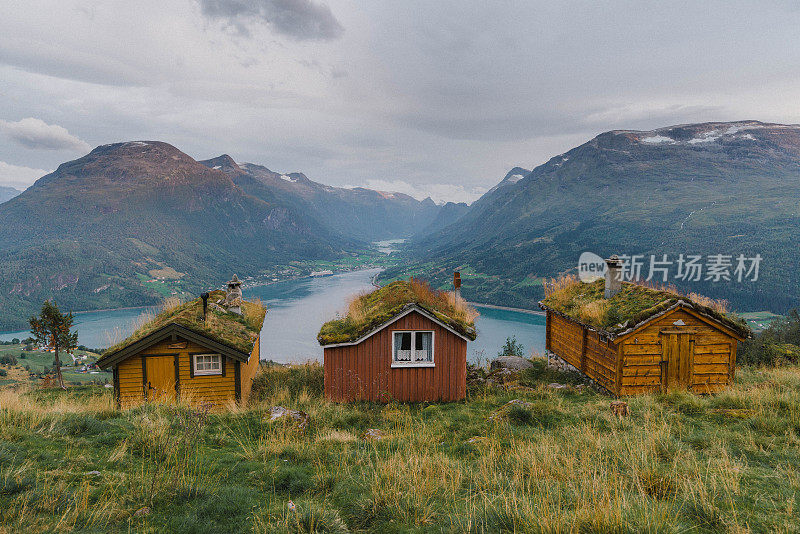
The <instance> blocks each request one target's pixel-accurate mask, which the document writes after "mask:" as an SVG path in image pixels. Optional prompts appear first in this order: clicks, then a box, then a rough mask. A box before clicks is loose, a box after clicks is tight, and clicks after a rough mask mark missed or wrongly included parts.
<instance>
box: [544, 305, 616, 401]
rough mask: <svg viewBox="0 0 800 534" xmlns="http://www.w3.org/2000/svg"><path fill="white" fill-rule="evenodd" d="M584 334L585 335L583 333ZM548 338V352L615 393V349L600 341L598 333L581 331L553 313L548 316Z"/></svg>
mask: <svg viewBox="0 0 800 534" xmlns="http://www.w3.org/2000/svg"><path fill="white" fill-rule="evenodd" d="M584 330H587V331H586V332H585V333H584ZM547 336H548V337H547V345H548V346H549V350H550V352H552V353H553V354H556V355H557V356H559V357H560V358H561V359H563V360H564V361H566V362H567V363H569V364H570V365H572V366H574V367H575V368H577V369H581V370H583V372H584V373H585V374H586V376H588V377H589V378H591V379H593V380H595V381H596V382H597V383H598V384H600V385H601V386H603V387H604V388H606V389H608V390H609V391H612V392H615V391H616V383H617V380H616V379H617V349H616V346H615V345H613V344H609V343H607V342H606V341H604V340H602V339H601V338H600V334H599V333H598V332H595V331H592V330H588V329H584V327H583V326H582V325H579V324H578V323H575V322H572V321H570V320H568V319H566V318H564V317H561V316H560V315H555V314H553V313H549V314H548V327H547ZM584 338H585V339H584ZM584 343H585V346H584Z"/></svg>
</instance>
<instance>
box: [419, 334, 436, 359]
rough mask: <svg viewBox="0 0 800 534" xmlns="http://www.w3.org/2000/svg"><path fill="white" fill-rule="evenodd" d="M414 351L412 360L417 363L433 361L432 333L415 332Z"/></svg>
mask: <svg viewBox="0 0 800 534" xmlns="http://www.w3.org/2000/svg"><path fill="white" fill-rule="evenodd" d="M414 345H415V349H416V350H415V351H414V359H415V360H416V361H418V362H432V361H433V333H432V332H417V333H416V340H415V342H414Z"/></svg>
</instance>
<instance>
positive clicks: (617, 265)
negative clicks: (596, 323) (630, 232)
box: [603, 254, 622, 299]
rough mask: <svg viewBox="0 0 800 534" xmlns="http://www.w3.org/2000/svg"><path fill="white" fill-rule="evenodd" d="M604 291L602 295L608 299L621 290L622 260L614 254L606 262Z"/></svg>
mask: <svg viewBox="0 0 800 534" xmlns="http://www.w3.org/2000/svg"><path fill="white" fill-rule="evenodd" d="M606 267H607V269H606V291H605V294H604V295H603V296H604V297H605V298H607V299H610V298H612V297H613V296H614V295H616V294H617V293H619V290H620V289H622V260H620V259H619V258H618V257H617V255H616V254H614V255H613V256H611V257H610V258H608V259H607V260H606Z"/></svg>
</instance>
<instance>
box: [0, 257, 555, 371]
mask: <svg viewBox="0 0 800 534" xmlns="http://www.w3.org/2000/svg"><path fill="white" fill-rule="evenodd" d="M378 272H380V269H369V270H364V271H353V272H349V273H342V274H336V275H333V276H326V277H321V278H301V279H298V280H288V281H284V282H276V283H273V284H269V285H265V286H258V287H253V288H249V289H245V291H244V296H245V298H260V299H261V301H262V302H263V303H264V304H266V305H267V317H266V319H265V320H264V328H263V330H262V331H261V358H262V359H265V360H273V361H276V362H281V363H287V362H304V361H307V360H322V348H321V347H320V346H319V344H318V343H317V333H318V332H319V328H320V326H321V325H322V323H324V322H325V321H327V320H329V319H332V318H334V317H335V316H336V313H337V312H341V311H342V310H344V309H345V308H346V306H347V300H348V298H350V297H351V296H353V295H355V294H357V293H359V292H363V291H369V290H371V289H372V288H373V287H372V283H371V280H372V277H373V276H374V275H375V274H377V273H378ZM145 310H146V308H130V309H119V310H106V311H92V312H81V313H76V314H75V326H76V330H77V331H78V342H79V343H80V344H82V345H86V346H87V347H90V348H104V347H107V346H109V345H110V344H111V342H112V341H113V340H115V339H121V338H122V337H124V336H127V335H128V334H130V332H131V330H132V328H133V324H134V322H135V319H136V318H137V317H138V316H139V315H141V314H142V313H143V311H145ZM478 311H479V312H480V314H481V315H480V317H479V318H478V320H477V322H476V328H477V330H478V339H477V340H475V341H472V342H470V343H469V344H468V345H467V358H468V359H469V360H470V361H472V362H481V361H483V362H485V361H486V360H489V359H492V358H493V357H494V356H496V355H497V353H498V351H499V350H500V347H501V346H502V345H503V343H504V342H505V340H506V338H507V337H511V336H515V337H516V338H517V341H518V342H519V343H521V344H522V345H523V346H524V347H525V350H526V352H531V351H536V352H539V353H541V354H543V353H544V334H545V321H544V317H543V316H542V315H535V314H530V313H524V312H518V311H508V310H498V309H494V308H486V307H482V306H478ZM28 336H29V332H27V331H24V332H5V333H2V334H0V339H2V340H11V339H13V338H15V337H16V338H20V339H24V338H26V337H28Z"/></svg>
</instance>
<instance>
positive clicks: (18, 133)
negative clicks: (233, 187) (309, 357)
mask: <svg viewBox="0 0 800 534" xmlns="http://www.w3.org/2000/svg"><path fill="white" fill-rule="evenodd" d="M797 6H798V4H797V3H795V2H789V1H786V2H766V1H758V2H756V1H753V2H735V1H726V2H711V1H708V0H704V1H703V2H686V3H681V2H657V3H656V2H642V1H638V0H637V1H631V2H598V1H586V2H534V1H530V0H529V1H522V2H511V1H499V0H498V1H491V2H485V1H477V2H466V1H464V0H459V1H454V2H443V1H438V0H437V1H434V2H431V1H430V0H427V1H419V2H416V1H408V0H402V1H396V0H394V1H388V2H379V1H376V0H369V1H364V2H351V1H334V0H331V1H328V2H326V3H322V2H319V1H318V0H252V1H248V0H166V1H165V0H153V1H150V0H136V1H135V2H131V1H130V0H124V1H112V0H102V1H87V0H85V1H70V0H56V1H52V2H48V1H37V0H23V1H9V0H5V1H4V2H3V10H2V17H0V184H3V185H13V186H16V187H20V188H22V187H26V186H27V185H30V183H32V182H33V181H34V180H35V179H36V178H38V177H40V176H41V175H43V174H44V173H45V172H47V171H49V170H52V169H54V168H55V167H56V166H58V164H59V163H61V162H63V161H67V160H71V159H75V158H77V157H80V156H82V155H83V154H85V153H86V152H88V151H89V150H90V149H91V148H93V147H95V146H97V145H99V144H105V143H111V142H116V141H124V140H154V139H155V140H162V141H166V142H169V143H172V144H174V145H175V146H177V147H178V148H180V149H181V150H183V151H184V152H186V153H188V154H189V155H191V156H193V157H195V158H198V159H203V158H209V157H213V156H216V155H219V154H221V153H228V154H230V155H231V156H232V157H233V158H234V159H235V160H237V161H240V162H245V161H246V162H253V163H259V164H263V165H266V166H267V167H269V168H270V169H273V170H275V171H282V172H288V171H301V172H304V173H306V174H307V175H308V176H309V177H310V178H311V179H313V180H316V181H319V182H323V183H329V184H333V185H366V186H369V187H374V188H379V189H390V190H400V191H404V192H409V193H411V194H414V195H415V196H418V197H420V198H423V197H424V196H426V195H431V196H433V198H434V199H435V200H437V201H441V200H455V201H464V200H466V201H471V200H474V199H475V198H476V197H477V196H479V195H480V194H481V193H482V192H484V191H485V190H487V189H489V188H490V187H492V186H493V185H494V184H495V183H496V182H498V181H499V180H500V179H501V178H502V177H503V176H504V175H505V173H506V172H507V171H508V170H509V169H510V168H512V167H514V166H522V167H526V168H533V167H535V166H536V165H538V164H540V163H543V162H544V161H546V160H547V159H549V158H550V157H552V156H554V155H557V154H559V153H562V152H565V151H566V150H569V149H570V148H572V147H574V146H576V145H578V144H580V143H582V142H585V141H586V140H588V139H590V138H591V137H593V136H594V135H596V134H598V133H600V132H603V131H606V130H610V129H616V128H625V129H652V128H656V127H661V126H667V125H671V124H678V123H686V122H699V121H708V120H740V119H756V120H763V121H770V122H783V123H797V122H800V104H798V103H800V31H798V28H800V9H798V7H797Z"/></svg>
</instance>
